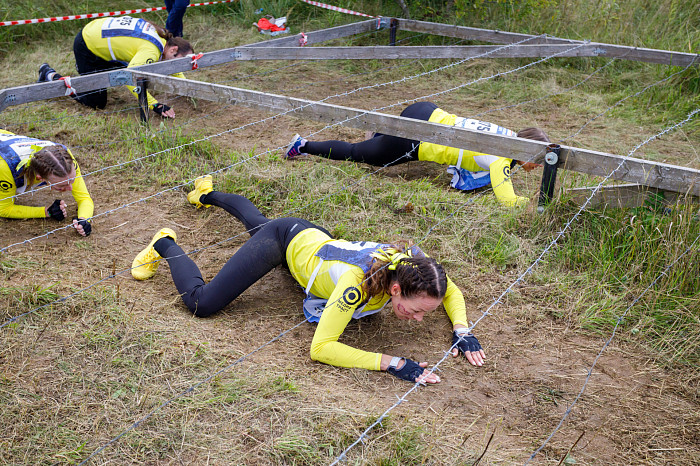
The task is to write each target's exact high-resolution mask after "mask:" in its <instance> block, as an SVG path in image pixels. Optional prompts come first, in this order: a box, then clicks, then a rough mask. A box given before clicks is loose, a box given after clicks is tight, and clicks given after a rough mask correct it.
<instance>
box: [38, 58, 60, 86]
mask: <svg viewBox="0 0 700 466" xmlns="http://www.w3.org/2000/svg"><path fill="white" fill-rule="evenodd" d="M50 73H54V74H56V70H54V69H53V68H51V67H50V66H49V64H48V63H42V64H41V66H40V67H39V79H37V81H36V82H38V83H47V82H49V81H50V79H49V74H50Z"/></svg>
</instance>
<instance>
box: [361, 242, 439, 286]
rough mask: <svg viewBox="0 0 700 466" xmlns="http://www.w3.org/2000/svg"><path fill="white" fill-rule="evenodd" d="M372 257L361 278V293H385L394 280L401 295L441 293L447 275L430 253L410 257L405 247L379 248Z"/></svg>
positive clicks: (409, 252)
mask: <svg viewBox="0 0 700 466" xmlns="http://www.w3.org/2000/svg"><path fill="white" fill-rule="evenodd" d="M373 257H374V258H375V260H374V263H373V264H372V267H371V268H370V269H369V270H368V271H367V273H365V276H364V280H363V282H362V291H363V292H364V293H365V296H367V297H372V296H379V295H382V294H389V289H390V288H391V285H392V283H394V282H398V284H399V286H400V287H401V296H403V297H404V298H413V297H415V296H418V295H423V294H424V295H427V296H429V297H431V298H443V297H444V296H445V293H446V292H447V275H446V274H445V270H444V269H443V268H442V265H440V264H439V263H438V262H437V261H436V260H435V259H433V258H432V257H426V256H423V257H414V256H412V255H411V251H410V249H409V250H406V249H405V248H396V249H394V248H392V249H390V250H388V251H385V250H379V251H377V253H375V254H373Z"/></svg>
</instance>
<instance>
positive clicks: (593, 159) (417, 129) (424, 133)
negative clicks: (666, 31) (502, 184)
mask: <svg viewBox="0 0 700 466" xmlns="http://www.w3.org/2000/svg"><path fill="white" fill-rule="evenodd" d="M132 73H133V74H134V75H135V76H142V77H148V79H149V82H150V83H151V84H152V85H154V86H156V87H158V88H159V89H161V90H164V91H166V92H171V93H175V94H180V95H185V96H189V97H195V98H198V99H204V100H210V101H214V102H222V103H237V104H241V105H245V106H248V107H253V108H258V109H262V110H268V111H272V112H290V113H293V114H298V115H303V116H304V117H307V118H312V119H315V120H319V121H322V122H324V123H339V124H342V125H344V126H349V127H353V128H358V129H362V130H372V131H379V132H381V133H384V134H390V135H393V136H399V137H404V138H409V139H417V140H420V141H427V142H433V143H437V144H443V145H446V146H451V147H461V148H465V149H469V150H474V151H479V152H484V153H490V154H495V155H499V156H503V157H508V158H511V159H515V160H522V161H534V162H538V163H541V162H542V161H543V160H544V154H545V152H546V148H547V146H548V144H547V143H546V142H540V141H533V140H530V139H522V138H517V137H509V136H501V135H497V134H490V133H483V132H479V131H472V130H469V129H466V128H458V127H454V126H446V125H441V124H438V123H430V122H426V121H420V120H413V119H411V118H404V117H399V116H392V115H387V114H384V113H377V112H372V111H366V110H360V109H356V108H350V107H343V106H339V105H331V104H327V103H323V102H316V101H310V100H304V99H297V98H292V97H285V96H281V95H276V94H268V93H265V92H258V91H251V90H248V89H240V88H236V87H230V86H223V85H220V84H211V83H203V82H199V81H191V80H187V79H180V78H173V77H170V76H161V75H156V74H151V73H146V72H142V71H135V70H134V71H133V72H132ZM559 158H560V162H559V168H563V169H566V170H573V171H578V172H582V173H588V174H590V175H595V176H601V177H604V176H607V175H608V174H610V173H612V178H613V179H617V180H622V181H627V182H630V183H638V184H644V185H646V186H652V187H655V188H659V189H664V190H669V191H675V192H681V193H687V194H692V195H695V196H700V170H695V169H692V168H685V167H679V166H675V165H670V164H665V163H659V162H651V161H648V160H641V159H636V158H632V157H622V156H619V155H614V154H607V153H604V152H598V151H593V150H588V149H579V148H575V147H567V146H561V153H560V156H559Z"/></svg>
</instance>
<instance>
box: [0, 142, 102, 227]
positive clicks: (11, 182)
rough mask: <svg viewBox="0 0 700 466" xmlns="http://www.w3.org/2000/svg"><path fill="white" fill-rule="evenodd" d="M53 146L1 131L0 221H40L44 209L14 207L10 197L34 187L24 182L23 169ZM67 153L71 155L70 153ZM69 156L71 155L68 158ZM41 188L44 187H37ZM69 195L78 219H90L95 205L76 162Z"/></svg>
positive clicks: (44, 211) (49, 143) (32, 182)
mask: <svg viewBox="0 0 700 466" xmlns="http://www.w3.org/2000/svg"><path fill="white" fill-rule="evenodd" d="M56 145H61V144H56V143H53V142H51V141H44V140H41V139H35V138H29V137H25V136H19V135H16V134H13V133H11V132H9V131H4V130H0V157H1V160H0V217H5V218H42V217H45V216H46V210H45V209H44V207H43V206H40V207H30V206H24V205H17V204H15V198H14V197H13V196H15V195H16V194H20V193H22V192H24V191H25V190H26V189H27V186H28V185H33V184H34V183H35V182H36V180H25V179H24V174H23V173H24V169H25V168H26V167H27V166H28V165H29V164H31V162H32V156H33V155H34V154H35V153H36V152H37V151H40V150H41V149H43V148H44V147H47V146H56ZM68 152H69V153H70V150H69V151H68ZM72 156H73V154H71V157H72ZM74 162H75V161H74ZM42 184H44V183H43V182H42V183H40V184H39V185H37V186H41V185H42ZM72 193H73V198H74V199H75V202H76V203H77V204H78V217H81V218H90V217H92V214H93V211H94V204H93V202H92V198H90V193H88V190H87V187H86V186H85V181H84V180H83V177H82V176H81V174H80V167H79V166H78V163H77V162H75V180H74V181H73V190H72Z"/></svg>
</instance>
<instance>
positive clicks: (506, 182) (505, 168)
mask: <svg viewBox="0 0 700 466" xmlns="http://www.w3.org/2000/svg"><path fill="white" fill-rule="evenodd" d="M489 173H490V175H491V186H492V187H493V193H494V194H495V195H496V198H497V199H498V200H499V201H500V202H501V204H503V205H505V206H508V207H513V206H523V205H525V204H527V203H528V202H529V201H530V200H529V199H528V198H526V197H520V196H516V195H515V191H514V190H513V182H512V181H511V179H510V159H506V158H504V157H498V160H496V161H495V162H493V163H492V164H491V165H489Z"/></svg>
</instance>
